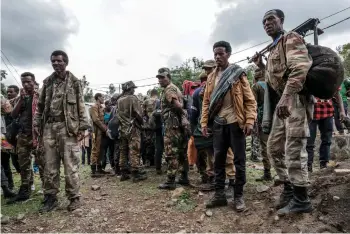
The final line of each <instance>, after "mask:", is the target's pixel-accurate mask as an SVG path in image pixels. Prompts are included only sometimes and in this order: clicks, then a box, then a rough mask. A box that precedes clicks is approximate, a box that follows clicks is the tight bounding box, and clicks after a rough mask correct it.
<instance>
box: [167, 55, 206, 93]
mask: <svg viewBox="0 0 350 234" xmlns="http://www.w3.org/2000/svg"><path fill="white" fill-rule="evenodd" d="M203 63H204V61H203V59H198V58H196V57H193V58H192V59H187V60H186V61H185V62H183V63H182V64H181V66H176V67H175V68H171V69H170V73H171V80H172V82H173V83H174V84H175V85H176V86H177V87H178V88H179V89H181V90H182V83H183V82H184V81H185V80H191V81H196V80H198V76H199V74H200V73H201V72H202V66H203Z"/></svg>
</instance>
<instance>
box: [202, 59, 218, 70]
mask: <svg viewBox="0 0 350 234" xmlns="http://www.w3.org/2000/svg"><path fill="white" fill-rule="evenodd" d="M213 67H216V63H215V61H214V60H207V61H205V62H204V64H203V66H202V68H213Z"/></svg>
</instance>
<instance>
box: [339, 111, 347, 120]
mask: <svg viewBox="0 0 350 234" xmlns="http://www.w3.org/2000/svg"><path fill="white" fill-rule="evenodd" d="M345 118H346V114H345V112H344V111H341V112H340V113H339V119H340V121H344V119H345Z"/></svg>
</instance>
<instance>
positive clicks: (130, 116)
mask: <svg viewBox="0 0 350 234" xmlns="http://www.w3.org/2000/svg"><path fill="white" fill-rule="evenodd" d="M135 88H136V86H135V84H134V82H132V81H128V82H126V83H124V84H123V85H122V90H123V96H122V97H121V98H120V99H119V100H118V103H117V106H118V107H117V108H118V111H117V117H118V119H119V136H120V143H119V150H120V159H119V165H120V168H121V174H122V176H121V178H120V181H124V180H127V179H129V178H130V177H129V175H128V174H127V170H128V167H127V161H128V160H127V159H128V158H129V162H130V166H131V173H132V176H133V182H138V181H141V180H145V179H147V176H146V175H145V174H144V173H142V172H141V171H140V143H141V142H140V141H141V127H142V117H141V116H142V114H141V113H142V110H141V105H140V101H139V99H138V98H137V97H136V96H135V95H134V93H135Z"/></svg>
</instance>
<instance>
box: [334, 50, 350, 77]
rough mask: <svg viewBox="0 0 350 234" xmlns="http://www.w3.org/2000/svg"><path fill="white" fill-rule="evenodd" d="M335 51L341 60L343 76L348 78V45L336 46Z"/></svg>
mask: <svg viewBox="0 0 350 234" xmlns="http://www.w3.org/2000/svg"><path fill="white" fill-rule="evenodd" d="M337 51H338V53H339V54H340V56H341V57H342V59H343V64H344V69H345V76H346V77H350V43H347V44H344V45H342V46H338V47H337Z"/></svg>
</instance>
